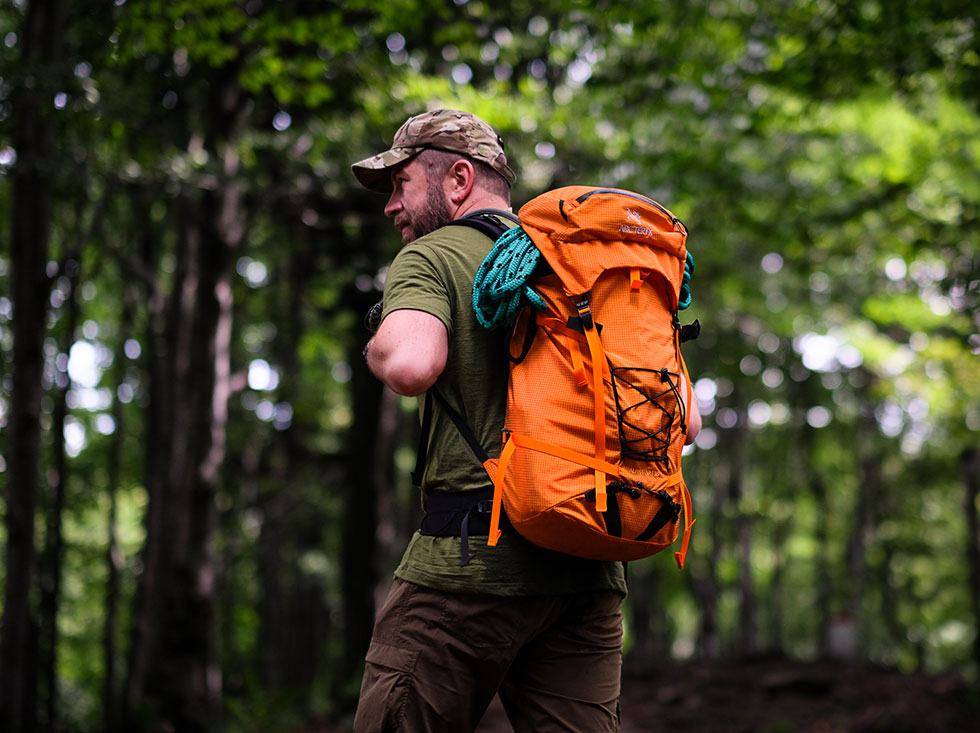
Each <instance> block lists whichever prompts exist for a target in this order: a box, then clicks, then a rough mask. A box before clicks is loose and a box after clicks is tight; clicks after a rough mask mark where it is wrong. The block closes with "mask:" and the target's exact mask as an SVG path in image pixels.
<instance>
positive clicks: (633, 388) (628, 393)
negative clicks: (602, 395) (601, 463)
mask: <svg viewBox="0 0 980 733" xmlns="http://www.w3.org/2000/svg"><path fill="white" fill-rule="evenodd" d="M611 374H612V384H613V394H614V395H615V397H616V421H617V423H618V424H619V442H620V449H621V451H622V457H623V460H624V461H637V462H641V463H654V464H660V465H662V466H663V467H664V469H666V470H670V468H671V466H670V458H669V456H668V450H669V448H670V443H671V439H672V435H673V432H674V431H673V430H672V428H673V425H674V420H676V419H679V420H681V425H683V424H684V422H683V421H684V414H683V411H684V403H683V402H682V401H681V398H680V392H679V391H678V389H677V385H678V384H680V376H679V375H678V374H674V373H672V372H670V371H668V370H667V369H666V368H664V369H641V368H638V367H614V368H612V369H611Z"/></svg>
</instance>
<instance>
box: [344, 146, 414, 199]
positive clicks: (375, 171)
mask: <svg viewBox="0 0 980 733" xmlns="http://www.w3.org/2000/svg"><path fill="white" fill-rule="evenodd" d="M423 149H424V148H392V149H391V150H386V151H385V152H383V153H378V154H377V155H372V156H371V157H370V158H365V159H364V160H362V161H359V162H357V163H354V164H353V165H352V166H351V170H352V171H353V172H354V177H355V178H356V179H357V181H358V183H360V184H361V185H362V186H364V188H366V189H368V190H369V191H376V192H378V193H391V190H392V186H391V169H392V168H394V167H395V166H398V165H401V164H402V163H404V162H406V161H408V160H410V159H411V158H413V157H414V156H415V155H417V154H418V153H420V152H421V151H422V150H423Z"/></svg>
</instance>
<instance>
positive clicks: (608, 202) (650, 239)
mask: <svg viewBox="0 0 980 733" xmlns="http://www.w3.org/2000/svg"><path fill="white" fill-rule="evenodd" d="M520 218H521V225H522V227H523V228H524V230H525V231H526V232H527V234H528V236H529V237H531V240H532V241H533V242H534V244H535V246H536V247H537V248H538V249H539V250H540V251H541V254H542V255H543V256H544V258H545V259H546V260H547V261H548V264H549V265H551V267H552V269H553V270H554V271H555V272H556V273H557V274H558V276H559V277H560V278H561V281H562V283H563V284H564V286H565V290H566V292H567V293H568V294H569V295H578V294H581V293H586V292H588V291H589V290H591V289H592V285H593V284H594V283H595V281H596V280H597V279H598V277H599V276H600V275H601V274H602V273H603V272H605V271H606V270H609V269H613V268H618V267H631V268H639V269H642V270H650V271H656V272H659V273H661V274H662V275H663V276H664V277H665V279H666V280H667V282H668V283H669V284H670V287H671V289H672V294H673V300H674V303H675V304H676V303H677V302H678V298H679V294H680V286H681V281H682V279H683V275H684V261H685V259H686V258H687V247H686V240H687V229H686V228H685V227H684V224H683V223H681V221H680V220H679V219H678V218H677V217H676V216H674V215H673V214H672V213H670V211H668V210H667V209H666V208H664V207H663V206H661V205H660V204H658V203H657V202H656V201H654V200H653V199H650V198H647V197H646V196H642V195H640V194H637V193H633V192H631V191H624V190H621V189H614V188H599V187H595V186H566V187H564V188H557V189H554V190H553V191H549V192H547V193H545V194H542V195H540V196H538V197H536V198H534V199H532V200H531V201H529V202H528V203H526V204H525V205H524V206H522V207H521V210H520Z"/></svg>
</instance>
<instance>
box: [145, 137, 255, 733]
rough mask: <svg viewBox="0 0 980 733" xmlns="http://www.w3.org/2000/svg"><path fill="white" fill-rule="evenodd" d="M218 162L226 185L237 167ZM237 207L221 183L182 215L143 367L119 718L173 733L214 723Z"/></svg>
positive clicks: (233, 191) (234, 192)
mask: <svg viewBox="0 0 980 733" xmlns="http://www.w3.org/2000/svg"><path fill="white" fill-rule="evenodd" d="M223 152H224V154H225V156H226V158H225V160H226V171H225V172H226V175H227V178H228V179H229V180H231V179H232V178H233V176H234V173H235V170H234V169H236V168H237V160H236V159H234V152H233V151H231V150H226V151H223ZM240 196H241V191H240V190H239V189H238V187H237V186H235V185H233V184H231V183H228V184H226V185H225V186H224V187H223V188H222V189H221V190H220V191H219V192H218V193H217V194H214V195H210V194H205V195H202V196H201V198H200V200H199V201H198V202H197V203H196V205H194V206H193V208H191V209H190V211H189V217H188V218H187V219H186V220H185V223H186V228H185V236H184V237H183V242H182V245H181V247H180V248H179V254H178V259H179V260H180V261H181V264H179V265H178V268H177V273H175V286H174V290H173V291H172V293H171V303H170V317H169V319H168V320H169V323H168V325H167V329H166V332H167V333H166V338H159V332H158V333H157V337H156V338H155V341H156V347H155V349H154V353H153V357H154V360H160V361H159V363H156V364H155V366H153V367H152V374H151V380H152V383H153V387H151V390H152V399H153V400H161V399H162V400H164V403H163V404H162V405H154V406H153V409H151V411H150V423H151V428H150V430H149V431H148V434H149V435H150V440H151V443H152V445H153V446H154V450H152V452H151V457H150V460H149V461H148V465H150V466H153V467H154V470H155V471H156V473H155V475H153V476H150V477H148V484H147V485H148V486H149V487H152V488H151V490H150V491H149V495H150V497H149V498H150V505H149V507H148V510H147V543H146V547H145V554H144V572H143V575H142V577H141V584H140V601H139V604H138V608H137V616H136V620H135V625H134V638H133V648H132V653H131V656H130V674H129V679H128V686H127V706H126V707H127V711H128V715H130V716H136V715H139V712H140V710H141V709H143V708H144V707H149V708H150V709H151V712H152V715H153V716H154V717H157V718H158V719H159V720H160V721H161V724H162V725H171V726H173V727H174V728H175V729H177V730H181V731H185V730H186V731H205V730H211V729H212V728H213V727H214V726H215V725H216V724H217V720H218V715H219V712H220V709H219V702H220V691H221V676H220V666H219V665H218V662H217V629H216V616H215V612H216V608H215V588H216V578H215V573H216V568H217V565H216V558H215V555H214V553H215V549H216V548H215V539H216V538H215V532H216V528H217V510H216V505H215V501H214V500H215V495H216V493H217V488H218V471H219V468H220V466H221V464H222V462H223V460H224V452H225V438H226V436H225V431H226V426H227V410H228V398H229V396H230V393H231V370H230V348H231V321H232V294H231V270H232V264H233V262H232V257H231V253H232V252H233V251H234V250H235V249H236V248H237V247H238V244H239V243H240V241H241V238H242V235H243V228H242V211H241V209H240ZM161 310H162V309H161ZM158 312H160V311H159V310H158ZM157 328H159V325H158V326H157ZM168 377H169V379H168ZM161 380H162V382H161ZM168 397H170V399H169V400H168V399H167V398H168ZM157 441H159V442H157ZM134 721H135V718H131V719H130V721H129V724H133V723H134Z"/></svg>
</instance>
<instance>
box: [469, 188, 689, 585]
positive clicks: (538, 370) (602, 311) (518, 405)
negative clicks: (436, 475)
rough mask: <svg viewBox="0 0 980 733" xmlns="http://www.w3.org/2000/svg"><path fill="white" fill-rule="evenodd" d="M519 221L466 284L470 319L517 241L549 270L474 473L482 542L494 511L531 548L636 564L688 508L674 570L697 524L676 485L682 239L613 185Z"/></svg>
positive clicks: (515, 345)
mask: <svg viewBox="0 0 980 733" xmlns="http://www.w3.org/2000/svg"><path fill="white" fill-rule="evenodd" d="M519 214H520V221H521V228H518V229H512V230H510V231H509V232H507V233H505V234H504V235H503V236H501V237H500V239H498V240H497V244H496V246H495V248H494V250H493V251H491V253H490V255H488V257H487V260H486V261H484V264H483V267H481V270H480V272H479V273H478V274H477V280H476V282H475V283H474V294H473V300H474V306H475V307H476V308H477V315H478V317H480V307H481V305H482V307H483V308H484V309H486V307H487V297H489V298H490V299H491V300H492V299H493V297H495V296H494V295H493V294H492V293H491V294H490V295H489V296H488V292H489V290H492V287H491V285H492V284H491V283H489V282H488V281H489V278H488V276H487V273H488V272H490V271H491V270H492V269H493V267H494V264H495V263H494V258H496V260H497V261H496V264H497V265H500V264H503V265H504V266H511V265H513V263H514V262H515V261H516V260H515V256H514V254H513V249H514V247H513V245H514V243H515V242H517V241H518V239H519V238H522V237H525V235H526V238H529V239H530V242H527V239H525V243H526V244H528V245H530V244H531V243H532V242H533V245H534V248H536V250H537V251H538V252H540V257H541V258H543V259H544V260H545V261H546V263H547V267H546V268H545V269H547V268H549V267H550V271H549V272H547V273H545V274H538V271H539V270H540V269H541V267H538V268H537V270H535V272H534V274H533V275H532V276H531V277H530V278H529V279H528V280H527V282H526V288H529V290H527V291H525V292H526V296H525V297H524V299H523V300H522V301H521V305H520V310H519V315H518V316H517V320H516V323H515V324H514V330H513V333H512V336H511V341H510V359H511V368H510V380H509V387H508V399H507V414H506V420H505V425H504V436H503V448H502V451H501V455H500V458H499V461H493V460H490V461H487V462H486V463H485V464H484V465H485V467H486V469H487V473H488V474H489V475H490V477H491V479H492V480H493V482H494V491H493V504H492V514H491V521H490V538H489V542H488V544H489V545H491V546H495V545H496V543H497V540H498V539H499V537H500V526H501V508H503V511H504V512H505V513H506V516H507V519H509V521H510V523H511V524H512V525H513V526H514V528H515V529H516V530H517V531H518V532H519V533H520V534H521V535H523V536H524V537H525V538H526V539H528V540H529V541H531V542H533V543H534V544H537V545H540V546H542V547H545V548H548V549H552V550H557V551H560V552H564V553H567V554H570V555H576V556H578V557H584V558H590V559H595V560H610V561H612V560H615V561H627V560H637V559H640V558H643V557H647V556H649V555H652V554H654V553H656V552H659V551H661V550H663V549H665V548H666V547H668V546H670V545H671V544H673V543H674V541H675V540H676V539H677V537H678V535H679V530H680V526H679V518H680V513H681V510H682V509H683V513H684V517H685V527H684V539H683V543H682V546H681V550H680V552H677V553H675V557H676V560H677V563H678V566H679V567H683V566H684V558H685V556H686V553H687V547H688V542H689V540H690V531H691V525H693V523H694V519H693V516H692V507H691V495H690V492H689V491H688V488H687V485H686V484H685V482H684V477H683V476H682V474H681V451H682V449H683V447H684V441H685V437H686V435H687V430H688V422H689V417H688V412H687V409H686V405H689V404H691V400H692V394H691V383H690V378H689V377H688V375H687V367H686V365H685V364H684V359H683V357H682V356H681V350H680V344H681V342H682V341H683V340H686V339H687V338H693V337H696V335H697V330H698V329H699V328H700V326H699V324H698V323H697V322H695V323H694V324H692V325H690V326H684V327H681V326H680V324H679V322H678V319H677V312H678V308H679V307H684V306H683V305H682V282H683V280H684V275H685V264H686V263H688V260H689V258H688V254H687V249H686V245H685V241H686V238H687V231H686V229H685V228H684V225H683V224H682V223H681V222H680V221H679V220H678V219H677V218H676V217H675V216H674V215H673V214H671V213H670V212H669V211H668V210H667V209H665V208H664V207H662V206H661V205H660V204H658V203H656V202H655V201H653V200H651V199H649V198H646V197H645V196H641V195H639V194H635V193H631V192H628V191H621V190H616V189H608V188H593V187H586V186H570V187H566V188H560V189H557V190H554V191H550V192H548V193H545V194H543V195H541V196H538V197H537V198H535V199H533V200H531V201H530V202H529V203H527V204H526V205H525V206H523V207H522V208H521V209H520V212H519ZM508 244H509V245H511V246H510V251H508ZM534 254H535V257H537V253H534ZM542 264H543V263H542ZM691 264H693V261H692V262H691ZM688 277H689V275H688ZM528 296H529V297H530V301H531V302H530V303H528ZM491 307H497V306H496V305H493V306H491ZM514 310H515V311H516V308H515V309H514ZM481 321H483V322H484V325H489V324H488V323H487V322H486V320H485V319H484V318H482V317H481ZM682 392H683V396H682Z"/></svg>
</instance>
